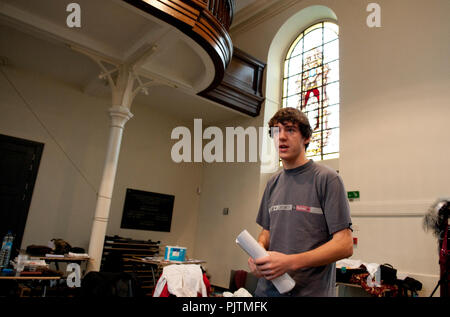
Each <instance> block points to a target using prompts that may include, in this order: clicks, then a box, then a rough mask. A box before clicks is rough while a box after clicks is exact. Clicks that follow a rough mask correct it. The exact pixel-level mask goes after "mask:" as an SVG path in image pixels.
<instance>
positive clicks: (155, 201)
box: [120, 188, 175, 232]
mask: <svg viewBox="0 0 450 317" xmlns="http://www.w3.org/2000/svg"><path fill="white" fill-rule="evenodd" d="M174 201H175V196H173V195H166V194H159V193H152V192H146V191H142V190H136V189H131V188H127V192H126V196H125V203H124V206H123V214H122V222H121V224H120V227H121V228H126V229H140V230H151V231H164V232H170V225H171V223H172V211H173V204H174Z"/></svg>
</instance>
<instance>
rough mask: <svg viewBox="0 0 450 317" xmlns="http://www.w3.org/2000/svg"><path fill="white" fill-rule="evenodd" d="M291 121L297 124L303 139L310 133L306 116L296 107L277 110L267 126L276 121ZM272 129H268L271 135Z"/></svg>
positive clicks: (272, 125) (274, 123)
mask: <svg viewBox="0 0 450 317" xmlns="http://www.w3.org/2000/svg"><path fill="white" fill-rule="evenodd" d="M286 122H291V123H292V124H295V125H297V126H298V129H299V130H300V133H301V134H302V136H303V137H304V138H305V139H308V138H310V137H311V135H312V128H311V125H310V124H309V120H308V117H307V116H306V115H305V114H304V113H303V112H301V111H300V110H298V109H296V108H291V107H286V108H281V109H280V110H278V111H277V112H276V113H275V114H274V115H273V117H272V118H271V119H270V121H269V128H272V127H274V126H276V125H277V124H278V123H281V124H283V125H284V124H286ZM271 130H272V129H269V135H270V136H271V137H272V132H271ZM308 145H309V143H307V144H305V149H307V148H308Z"/></svg>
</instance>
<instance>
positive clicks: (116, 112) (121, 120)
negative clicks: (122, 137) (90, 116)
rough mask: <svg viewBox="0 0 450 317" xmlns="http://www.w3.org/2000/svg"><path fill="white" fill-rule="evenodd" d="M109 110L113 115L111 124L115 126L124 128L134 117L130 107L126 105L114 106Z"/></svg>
mask: <svg viewBox="0 0 450 317" xmlns="http://www.w3.org/2000/svg"><path fill="white" fill-rule="evenodd" d="M108 111H109V115H110V116H111V126H113V127H118V128H122V129H123V127H124V126H125V123H127V121H128V120H130V119H131V118H132V117H133V114H132V113H131V112H130V109H128V108H127V107H124V106H112V107H111V108H109V110H108Z"/></svg>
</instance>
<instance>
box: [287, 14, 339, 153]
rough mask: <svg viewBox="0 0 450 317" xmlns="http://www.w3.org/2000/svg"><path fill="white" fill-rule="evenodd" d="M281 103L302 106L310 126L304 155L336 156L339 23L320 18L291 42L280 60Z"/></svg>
mask: <svg viewBox="0 0 450 317" xmlns="http://www.w3.org/2000/svg"><path fill="white" fill-rule="evenodd" d="M283 77H284V79H283V107H294V108H297V109H300V110H302V111H303V112H304V113H305V114H306V115H307V116H308V119H309V122H310V124H311V127H312V129H313V135H312V138H311V143H310V144H309V146H308V149H307V151H306V155H307V157H308V158H312V159H314V160H316V161H318V160H328V159H332V158H338V157H339V27H338V26H337V24H335V23H332V22H320V23H317V24H314V25H312V26H310V27H309V28H307V29H306V30H304V31H303V32H302V33H301V34H300V35H299V36H298V37H297V38H296V39H295V41H294V43H292V45H291V47H290V48H289V50H288V53H287V55H286V60H285V62H284V76H283Z"/></svg>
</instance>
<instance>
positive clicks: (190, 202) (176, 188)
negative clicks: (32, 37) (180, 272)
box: [0, 66, 201, 256]
mask: <svg viewBox="0 0 450 317" xmlns="http://www.w3.org/2000/svg"><path fill="white" fill-rule="evenodd" d="M2 70H3V71H4V72H5V74H6V75H7V76H8V78H9V79H10V80H11V82H12V83H13V84H14V85H15V86H16V87H17V90H18V91H19V93H20V94H21V95H22V96H23V98H25V100H26V102H27V103H28V105H29V106H30V107H31V108H32V111H30V109H29V108H28V107H27V106H26V105H25V104H24V102H23V100H22V99H20V97H18V94H17V92H16V91H15V90H14V89H13V88H12V86H11V85H10V83H9V82H8V81H7V80H6V79H5V77H4V76H3V75H1V74H0V94H1V96H2V98H1V100H0V113H1V114H2V115H1V116H0V133H2V134H6V135H11V136H14V137H19V138H25V139H30V140H34V141H37V142H42V143H45V146H44V152H43V155H42V159H41V164H40V167H39V173H38V177H37V180H36V185H35V190H34V193H33V198H32V203H31V206H30V211H29V214H28V219H27V225H26V228H25V233H24V238H23V242H22V248H26V246H28V245H30V244H43V245H46V244H47V242H48V241H49V240H50V239H52V238H62V239H65V240H66V241H68V242H69V243H70V244H72V246H80V247H84V248H86V249H87V247H88V244H89V237H90V232H91V225H92V220H93V215H94V210H95V205H96V193H97V190H98V187H99V184H100V179H101V173H102V170H103V165H104V159H105V155H106V145H107V141H108V135H109V123H110V118H109V114H108V112H107V110H108V109H109V108H110V107H111V101H110V99H109V98H105V99H104V98H96V97H92V96H89V95H86V94H83V93H82V92H81V91H80V90H79V89H78V88H77V87H72V86H70V85H66V84H63V83H61V82H60V81H56V80H54V79H52V78H46V77H43V76H42V75H40V74H36V73H30V72H27V71H24V70H22V69H20V68H18V67H12V66H11V67H3V68H2ZM131 111H132V113H133V114H134V117H133V118H132V119H131V120H130V121H128V123H127V124H126V126H125V130H124V137H123V140H122V147H121V152H120V157H119V165H118V171H117V177H116V184H115V188H114V192H113V199H112V204H111V212H110V221H109V224H108V229H107V234H111V235H114V234H117V235H121V236H124V237H130V238H136V239H152V240H161V243H162V245H164V244H180V245H183V246H186V247H187V248H188V254H190V255H191V256H192V254H193V252H194V238H195V230H196V225H197V210H198V204H199V196H198V195H197V194H196V188H197V187H198V186H199V185H200V182H201V165H199V164H184V165H183V164H175V163H173V162H172V160H171V158H170V149H171V146H172V143H173V142H171V139H170V133H171V131H172V129H173V128H175V127H176V126H179V125H187V126H189V124H192V123H190V122H187V123H186V122H179V121H177V120H175V119H173V118H171V117H169V116H166V115H164V114H162V113H158V112H157V111H154V109H152V106H151V105H150V104H145V105H144V104H138V103H135V104H134V105H133V106H132V109H131ZM32 112H34V113H35V114H36V115H37V117H38V118H39V119H37V118H36V116H34V115H33V113H32ZM39 121H40V122H41V123H42V124H41V123H40V122H39ZM128 187H129V188H134V189H139V190H145V191H153V192H158V193H166V194H172V195H175V205H174V210H173V217H172V227H171V232H170V233H166V232H156V231H143V230H129V229H121V228H120V221H121V217H122V210H123V203H124V198H125V190H126V188H128Z"/></svg>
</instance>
